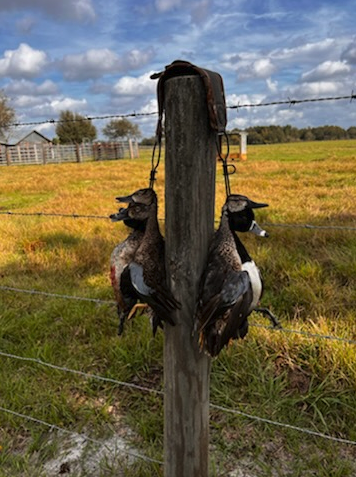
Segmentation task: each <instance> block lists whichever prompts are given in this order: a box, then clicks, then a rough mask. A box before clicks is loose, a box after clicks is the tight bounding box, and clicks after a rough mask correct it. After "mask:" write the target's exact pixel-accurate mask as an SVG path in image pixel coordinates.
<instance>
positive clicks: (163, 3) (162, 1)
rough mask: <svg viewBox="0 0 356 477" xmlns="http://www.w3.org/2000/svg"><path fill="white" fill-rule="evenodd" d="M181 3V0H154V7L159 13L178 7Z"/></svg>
mask: <svg viewBox="0 0 356 477" xmlns="http://www.w3.org/2000/svg"><path fill="white" fill-rule="evenodd" d="M181 5H182V0H156V1H155V7H156V8H157V10H158V11H159V12H161V13H163V12H168V11H170V10H172V9H174V8H179V7H180V6H181Z"/></svg>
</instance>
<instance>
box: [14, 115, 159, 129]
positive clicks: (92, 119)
mask: <svg viewBox="0 0 356 477" xmlns="http://www.w3.org/2000/svg"><path fill="white" fill-rule="evenodd" d="M157 114H158V111H153V112H151V113H135V112H133V113H125V114H105V115H100V116H85V117H82V118H73V119H46V120H43V121H29V122H23V123H13V124H11V125H10V126H13V127H19V126H36V125H38V124H57V123H74V122H80V121H94V120H101V119H116V118H134V117H144V116H153V115H157Z"/></svg>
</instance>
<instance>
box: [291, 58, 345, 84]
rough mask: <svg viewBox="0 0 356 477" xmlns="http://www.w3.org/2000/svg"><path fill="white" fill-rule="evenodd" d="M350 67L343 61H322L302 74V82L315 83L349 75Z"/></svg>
mask: <svg viewBox="0 0 356 477" xmlns="http://www.w3.org/2000/svg"><path fill="white" fill-rule="evenodd" d="M350 71H351V67H350V66H349V65H347V64H346V63H344V62H343V61H324V63H321V64H320V65H318V66H317V67H316V68H313V69H312V70H310V71H307V72H306V73H304V74H302V78H301V80H302V81H303V82H317V81H322V80H325V79H330V78H336V77H339V76H345V75H347V74H348V73H350Z"/></svg>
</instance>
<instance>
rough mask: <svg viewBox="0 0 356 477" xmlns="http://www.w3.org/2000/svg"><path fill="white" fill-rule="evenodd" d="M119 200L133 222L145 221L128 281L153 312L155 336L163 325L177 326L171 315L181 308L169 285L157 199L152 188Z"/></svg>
mask: <svg viewBox="0 0 356 477" xmlns="http://www.w3.org/2000/svg"><path fill="white" fill-rule="evenodd" d="M117 200H118V201H120V202H127V203H129V205H128V207H127V209H125V210H126V213H127V218H128V219H130V220H141V221H145V224H146V226H145V231H144V235H143V238H142V240H141V242H140V245H139V246H138V248H137V250H136V251H135V254H134V257H133V260H132V261H131V262H130V263H129V264H128V267H127V272H125V275H126V273H127V277H128V280H129V282H130V284H131V286H132V287H133V289H134V290H135V292H136V296H137V298H138V299H139V300H141V301H142V302H144V303H147V304H148V305H149V306H150V307H151V308H152V310H153V317H152V328H153V334H154V335H155V333H156V331H157V328H158V327H159V326H160V327H162V326H163V322H168V323H169V324H170V325H174V324H175V322H174V319H173V316H172V313H173V311H174V310H176V309H179V308H180V303H179V302H177V300H176V299H175V298H174V296H173V295H172V293H171V291H170V290H169V289H168V287H167V285H166V271H165V258H164V239H163V237H162V235H161V233H160V230H159V225H158V220H157V196H156V194H155V192H154V191H153V189H151V188H149V189H140V190H139V191H136V192H134V193H133V194H131V195H129V196H125V197H118V198H117Z"/></svg>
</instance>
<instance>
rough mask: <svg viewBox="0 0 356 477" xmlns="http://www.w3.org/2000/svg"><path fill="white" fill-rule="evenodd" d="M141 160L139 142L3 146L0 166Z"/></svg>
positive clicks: (0, 151)
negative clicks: (139, 158) (138, 158)
mask: <svg viewBox="0 0 356 477" xmlns="http://www.w3.org/2000/svg"><path fill="white" fill-rule="evenodd" d="M137 157H139V149H138V144H137V141H134V140H132V139H131V140H129V141H124V142H102V143H99V142H98V143H83V144H68V145H62V144H60V145H53V144H40V143H26V144H20V145H17V146H5V145H0V165H3V166H10V165H24V164H59V163H63V162H84V161H102V160H116V159H127V158H129V159H135V158H137Z"/></svg>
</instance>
